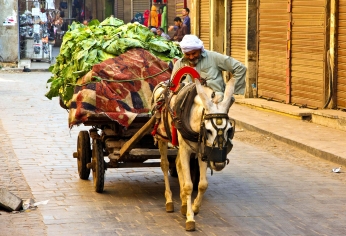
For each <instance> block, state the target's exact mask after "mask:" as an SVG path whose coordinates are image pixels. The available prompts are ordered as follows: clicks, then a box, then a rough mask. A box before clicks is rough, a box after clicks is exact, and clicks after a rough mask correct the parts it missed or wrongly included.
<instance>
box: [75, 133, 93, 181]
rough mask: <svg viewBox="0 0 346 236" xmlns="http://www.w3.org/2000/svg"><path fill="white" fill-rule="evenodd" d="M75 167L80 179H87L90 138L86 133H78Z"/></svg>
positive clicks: (88, 173)
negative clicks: (76, 166)
mask: <svg viewBox="0 0 346 236" xmlns="http://www.w3.org/2000/svg"><path fill="white" fill-rule="evenodd" d="M77 153H78V157H77V165H78V174H79V177H80V178H81V179H85V180H86V179H88V178H89V175H90V169H89V168H87V164H88V163H89V162H91V148H90V137H89V133H88V131H85V130H84V131H80V132H79V134H78V140H77Z"/></svg>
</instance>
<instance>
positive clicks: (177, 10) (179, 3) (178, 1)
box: [175, 0, 184, 18]
mask: <svg viewBox="0 0 346 236" xmlns="http://www.w3.org/2000/svg"><path fill="white" fill-rule="evenodd" d="M183 8H184V0H176V4H175V15H176V16H179V17H180V18H181V17H182V16H183V15H182V14H181V12H182V10H183Z"/></svg>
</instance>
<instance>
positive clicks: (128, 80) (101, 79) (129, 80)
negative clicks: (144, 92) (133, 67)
mask: <svg viewBox="0 0 346 236" xmlns="http://www.w3.org/2000/svg"><path fill="white" fill-rule="evenodd" d="M168 69H169V67H167V68H166V69H164V70H162V71H160V72H159V73H156V74H154V75H150V76H148V77H146V78H135V79H124V80H111V79H103V78H101V77H99V76H93V77H92V78H95V79H96V81H90V82H87V83H84V84H73V83H68V84H67V85H68V86H85V85H88V84H92V83H98V82H100V81H106V82H110V83H114V82H117V83H123V82H131V81H139V80H146V79H150V78H153V77H156V76H158V75H160V74H162V73H164V72H165V71H167V70H168Z"/></svg>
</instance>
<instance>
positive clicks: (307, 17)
mask: <svg viewBox="0 0 346 236" xmlns="http://www.w3.org/2000/svg"><path fill="white" fill-rule="evenodd" d="M325 2H326V1H325V0H315V1H313V2H310V1H306V0H294V1H293V5H292V48H291V52H292V54H291V102H292V103H295V104H301V105H307V106H309V107H319V108H321V107H323V105H324V104H323V102H324V98H325V95H324V94H325V90H324V84H325V83H324V80H325V76H324V68H325V66H324V60H325V59H324V57H325V53H324V52H325Z"/></svg>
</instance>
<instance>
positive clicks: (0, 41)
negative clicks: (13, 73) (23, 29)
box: [0, 0, 19, 62]
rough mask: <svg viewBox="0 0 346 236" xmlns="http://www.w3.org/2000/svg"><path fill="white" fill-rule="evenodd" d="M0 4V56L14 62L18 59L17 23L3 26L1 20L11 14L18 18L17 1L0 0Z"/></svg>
mask: <svg viewBox="0 0 346 236" xmlns="http://www.w3.org/2000/svg"><path fill="white" fill-rule="evenodd" d="M0 6H1V7H0V56H1V57H2V58H3V60H4V61H5V62H15V61H18V48H19V45H18V30H19V29H18V23H16V24H15V25H14V26H3V22H4V21H5V20H6V17H7V16H10V15H13V14H15V17H16V18H18V1H16V0H0ZM17 21H18V19H17Z"/></svg>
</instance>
